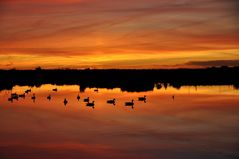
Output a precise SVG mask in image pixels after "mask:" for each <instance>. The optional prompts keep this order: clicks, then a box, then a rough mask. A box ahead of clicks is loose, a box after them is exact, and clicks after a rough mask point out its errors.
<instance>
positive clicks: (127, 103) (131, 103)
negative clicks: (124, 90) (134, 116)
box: [125, 99, 134, 109]
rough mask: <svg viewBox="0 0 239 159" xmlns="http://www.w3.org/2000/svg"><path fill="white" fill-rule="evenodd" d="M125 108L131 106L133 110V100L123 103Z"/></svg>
mask: <svg viewBox="0 0 239 159" xmlns="http://www.w3.org/2000/svg"><path fill="white" fill-rule="evenodd" d="M125 106H131V107H132V109H134V100H133V99H132V100H131V102H125Z"/></svg>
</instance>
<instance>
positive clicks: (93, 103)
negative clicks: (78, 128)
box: [86, 101, 95, 109]
mask: <svg viewBox="0 0 239 159" xmlns="http://www.w3.org/2000/svg"><path fill="white" fill-rule="evenodd" d="M86 106H87V107H92V108H93V109H94V108H95V101H92V102H91V103H90V102H88V103H86Z"/></svg>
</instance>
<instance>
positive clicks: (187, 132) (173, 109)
mask: <svg viewBox="0 0 239 159" xmlns="http://www.w3.org/2000/svg"><path fill="white" fill-rule="evenodd" d="M53 89H57V91H53ZM96 89H97V88H87V89H86V90H85V92H79V86H77V85H72V86H56V85H42V86H41V87H39V88H37V87H28V86H24V87H21V86H15V87H14V88H13V89H12V90H11V91H7V90H4V91H1V92H0V116H1V120H0V157H1V158H4V159H5V158H18V157H19V156H21V157H22V158H24V156H29V158H34V156H35V155H37V156H39V157H40V158H60V159H61V158H62V159H63V158H73V159H77V158H83V159H84V158H130V159H134V158H135V159H136V158H137V159H138V158H147V159H148V158H149V159H158V158H172V159H178V158H186V159H187V158H194V159H201V158H213V159H222V158H225V159H226V158H237V156H238V155H239V154H238V151H237V148H238V144H239V137H238V133H239V129H238V127H239V125H238V123H239V116H238V113H239V105H238V103H239V98H238V97H239V90H235V89H234V88H233V86H208V87H205V86H197V87H182V88H181V89H179V90H178V89H175V88H172V87H170V86H167V89H164V88H161V89H158V88H157V86H155V88H154V89H153V91H147V92H130V93H129V92H124V91H122V90H121V89H120V88H115V89H111V90H109V89H101V88H98V91H97V92H96V91H95V90H96ZM26 90H31V91H30V92H28V93H26V92H25V91H26ZM24 92H25V98H20V97H19V95H22V94H23V93H24ZM33 97H35V98H33ZM48 97H50V98H48ZM78 97H79V98H78ZM9 98H11V99H12V101H9V100H8V99H9ZM33 99H34V101H35V103H34V102H33ZM132 100H133V101H132ZM65 101H66V104H65ZM126 102H127V103H128V104H127V106H126ZM132 108H133V109H132ZM59 152H61V153H59ZM2 156H4V157H2ZM6 156H7V157H6Z"/></svg>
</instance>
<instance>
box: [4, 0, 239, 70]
mask: <svg viewBox="0 0 239 159" xmlns="http://www.w3.org/2000/svg"><path fill="white" fill-rule="evenodd" d="M238 10H239V2H238V0H193V1H191V0H121V1H112V0H1V2H0V23H1V25H0V68H1V69H11V68H17V69H33V68H35V67H37V66H41V67H43V68H87V67H91V68H178V67H208V66H220V65H229V66H235V65H239V14H238Z"/></svg>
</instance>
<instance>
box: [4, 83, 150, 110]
mask: <svg viewBox="0 0 239 159" xmlns="http://www.w3.org/2000/svg"><path fill="white" fill-rule="evenodd" d="M31 91H32V90H31V89H27V90H25V93H23V94H17V93H11V97H9V98H8V101H10V102H13V100H18V99H19V98H25V97H26V94H28V93H30V92H31ZM52 91H54V92H57V91H58V90H57V88H54V89H52ZM94 91H95V92H98V89H95V90H94ZM46 98H47V99H48V100H49V101H50V100H51V98H52V97H51V95H48V96H47V97H46ZM80 98H81V97H80V95H79V94H78V95H77V97H76V99H77V100H78V101H79V100H80ZM31 99H32V100H33V102H35V100H36V95H35V93H33V95H32V97H31ZM138 101H143V102H145V103H146V96H145V95H144V96H143V97H138ZM83 102H85V103H86V106H88V107H92V108H95V101H90V98H89V97H87V98H84V99H83ZM63 103H64V105H65V106H66V105H67V104H68V100H67V99H66V98H65V99H64V100H63ZM106 103H107V104H112V105H115V104H116V99H115V98H114V99H109V100H107V101H106ZM125 106H130V107H132V109H133V108H134V100H133V99H132V100H131V101H128V102H125Z"/></svg>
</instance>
